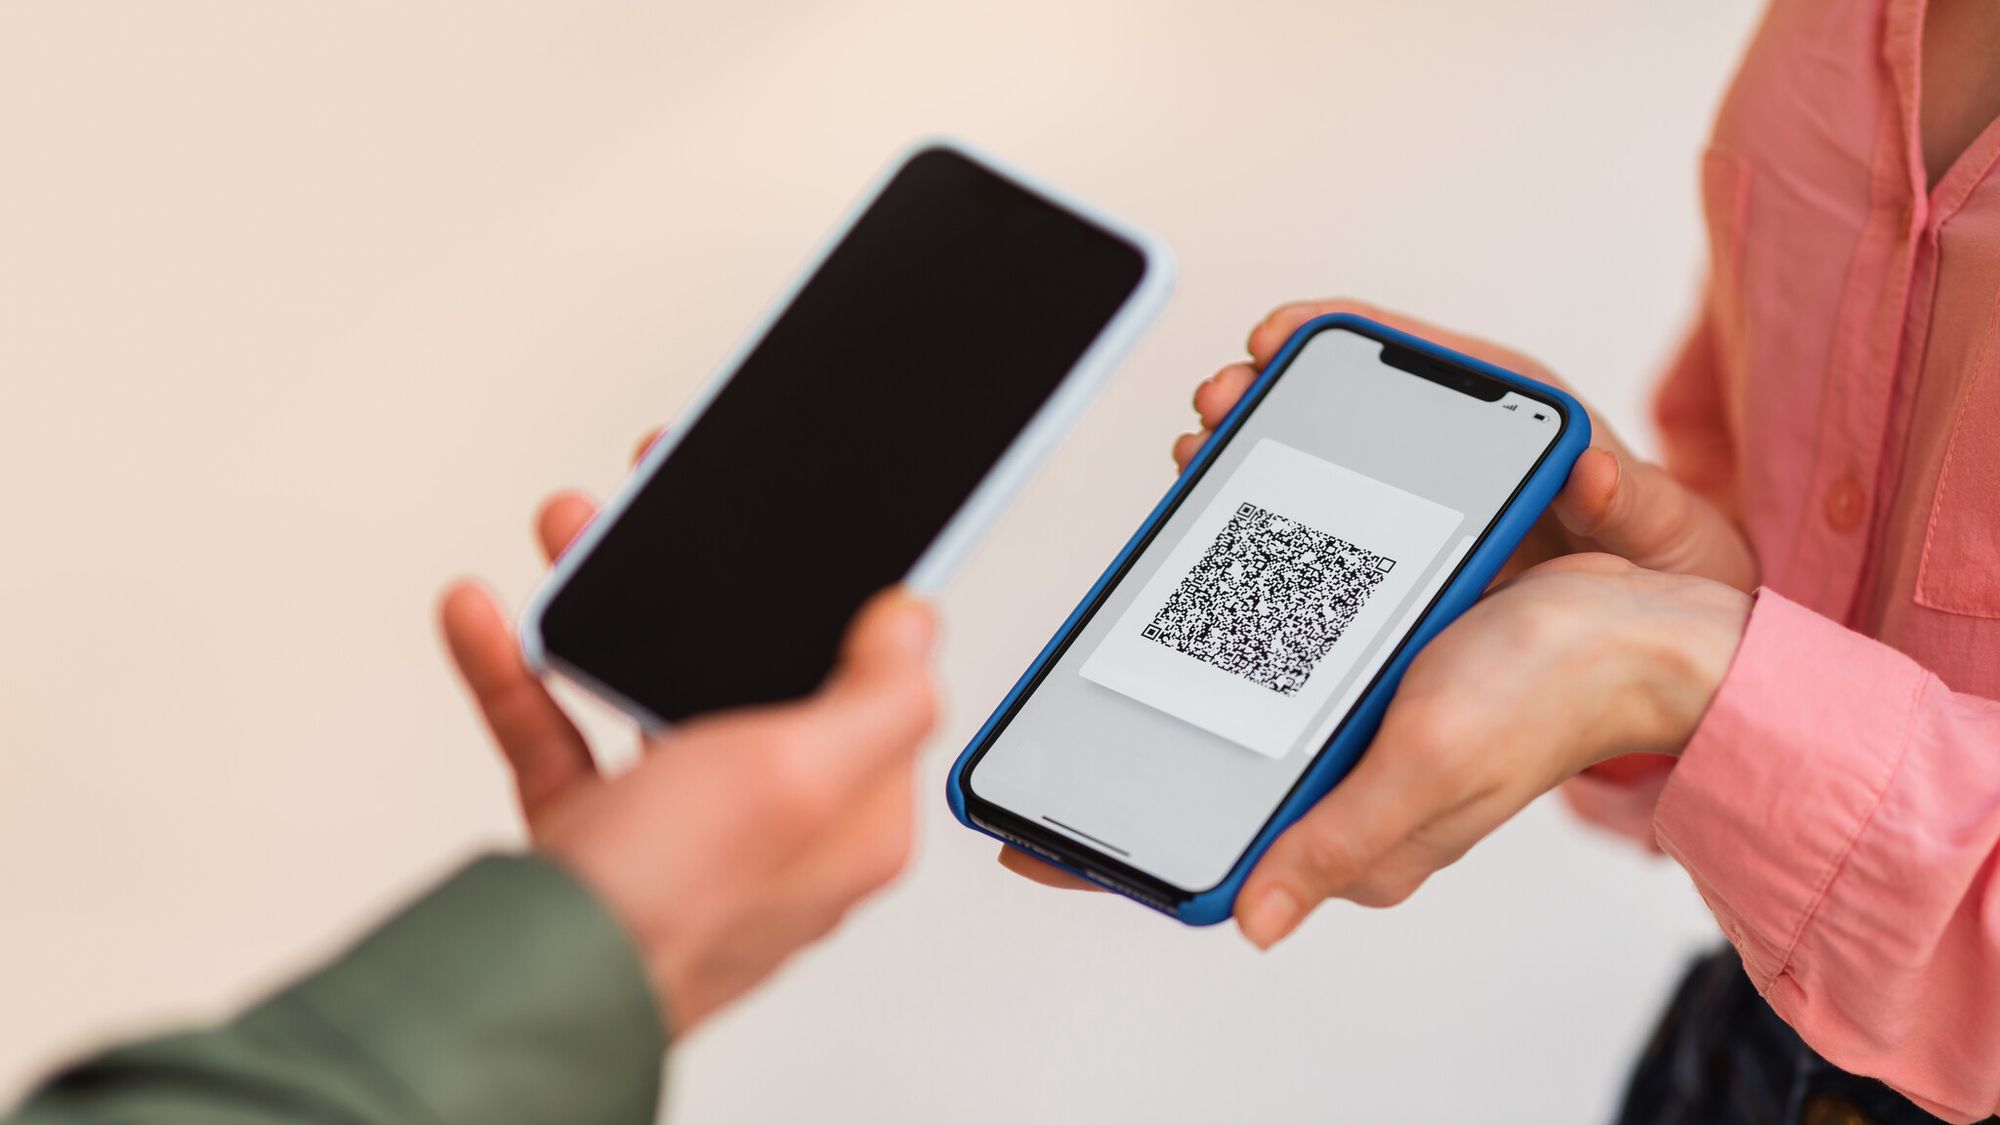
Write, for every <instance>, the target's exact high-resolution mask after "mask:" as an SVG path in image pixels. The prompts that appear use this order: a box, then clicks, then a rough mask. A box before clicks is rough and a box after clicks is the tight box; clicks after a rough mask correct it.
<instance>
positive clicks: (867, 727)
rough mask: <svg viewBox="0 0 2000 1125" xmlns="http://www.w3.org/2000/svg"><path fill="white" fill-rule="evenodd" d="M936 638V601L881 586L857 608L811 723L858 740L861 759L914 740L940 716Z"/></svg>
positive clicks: (811, 706) (812, 704)
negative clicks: (933, 663)
mask: <svg viewBox="0 0 2000 1125" xmlns="http://www.w3.org/2000/svg"><path fill="white" fill-rule="evenodd" d="M936 640H937V621H936V617H935V615H934V614H933V613H932V611H931V608H930V606H928V605H927V604H925V603H924V602H923V601H922V600H920V599H918V598H916V597H915V596H913V595H911V594H909V593H907V592H905V591H903V590H900V589H892V590H887V591H884V592H883V593H880V594H877V595H876V596H875V597H874V598H872V599H870V600H869V602H868V603H867V604H866V605H864V606H862V607H861V612H860V613H858V614H856V615H855V617H854V623H853V624H852V625H850V626H848V629H847V639H846V640H845V641H844V642H843V643H842V645H841V653H840V662H839V664H838V665H836V666H835V668H834V670H833V674H832V675H831V676H829V677H828V678H827V682H826V686H825V687H823V688H821V689H820V691H819V694H817V695H815V696H814V697H813V698H812V699H811V700H810V701H809V702H808V703H807V704H806V709H807V710H808V711H809V712H810V713H811V720H812V722H813V724H814V725H815V726H816V727H817V728H818V729H819V731H820V732H821V733H822V734H823V735H824V736H825V737H827V738H829V739H832V740H836V741H839V742H842V743H847V744H851V745H854V746H855V747H857V750H856V753H855V760H856V761H857V764H858V761H859V759H862V758H880V757H881V756H883V755H893V754H894V753H897V752H900V751H903V750H907V749H909V748H910V747H912V746H914V745H915V744H916V742H917V740H919V739H921V738H922V737H923V735H924V734H925V733H926V732H928V731H929V730H930V727H931V724H932V722H933V721H934V720H935V717H936V704H935V701H934V699H933V691H932V685H931V676H930V658H931V652H932V649H933V648H934V647H935V645H936ZM863 748H865V749H863Z"/></svg>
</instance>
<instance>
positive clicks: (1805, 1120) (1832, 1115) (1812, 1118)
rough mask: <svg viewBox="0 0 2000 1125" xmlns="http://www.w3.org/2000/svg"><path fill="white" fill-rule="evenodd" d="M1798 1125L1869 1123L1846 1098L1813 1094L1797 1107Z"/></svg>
mask: <svg viewBox="0 0 2000 1125" xmlns="http://www.w3.org/2000/svg"><path fill="white" fill-rule="evenodd" d="M1799 1125H1869V1118H1868V1115H1867V1114H1866V1113H1864V1112H1863V1111H1862V1109H1861V1107H1860V1106H1858V1105H1856V1104H1854V1102H1852V1101H1851V1100H1849V1099H1847V1098H1843V1097H1841V1096H1840V1095H1838V1094H1815V1095H1813V1096H1812V1097H1810V1098H1807V1099H1806V1104H1805V1105H1803V1106H1801V1107H1799Z"/></svg>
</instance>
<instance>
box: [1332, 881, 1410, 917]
mask: <svg viewBox="0 0 2000 1125" xmlns="http://www.w3.org/2000/svg"><path fill="white" fill-rule="evenodd" d="M1423 884H1424V880H1423V877H1422V876H1409V875H1390V876H1376V877H1370V878H1367V879H1363V880H1361V881H1360V882H1358V883H1356V884H1355V885H1354V886H1352V887H1350V888H1348V892H1347V895H1346V897H1347V898H1348V900H1349V901H1351V902H1353V903H1355V904H1356V905H1358V906H1366V907H1369V908H1370V909H1374V910H1387V909H1388V908H1390V907H1392V906H1401V905H1402V904H1403V903H1405V902H1408V901H1409V900H1410V896H1411V895H1414V894H1416V893H1417V888H1418V887H1421V886H1423Z"/></svg>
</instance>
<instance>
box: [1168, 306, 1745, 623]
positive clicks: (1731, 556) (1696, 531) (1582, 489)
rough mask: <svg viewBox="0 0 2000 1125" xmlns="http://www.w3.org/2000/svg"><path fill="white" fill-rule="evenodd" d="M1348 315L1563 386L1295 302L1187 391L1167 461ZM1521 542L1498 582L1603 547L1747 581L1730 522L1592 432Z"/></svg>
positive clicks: (1378, 317)
mask: <svg viewBox="0 0 2000 1125" xmlns="http://www.w3.org/2000/svg"><path fill="white" fill-rule="evenodd" d="M1338 312H1345V313H1354V314H1357V315H1360V316H1365V317H1367V318H1369V319H1370V320H1375V321H1380V322H1381V323H1383V324H1387V325H1389V326H1390V327H1392V328H1397V329H1400V330H1402V331H1404V332H1408V333H1410V334H1411V335H1413V336H1419V337H1422V338H1424V339H1426V340H1433V341H1436V342H1437V343H1440V344H1443V345H1445V346H1446V347H1449V348H1453V349H1456V350H1457V351H1461V352H1464V353H1465V354H1467V355H1470V356H1474V357H1476V358H1478V359H1483V360H1485V361H1487V362H1488V363H1491V364H1494V365H1496V366H1499V367H1504V368H1506V369H1508V370H1509V371H1518V372H1520V373H1521V374H1523V375H1527V376H1529V377H1531V378H1534V379H1539V380H1541V381H1542V382H1545V383H1550V384H1552V385H1555V386H1559V387H1564V389H1565V390H1567V389H1568V387H1566V386H1565V385H1564V383H1563V381H1562V380H1561V379H1559V378H1557V377H1556V375H1555V373H1553V372H1551V371H1550V370H1549V369H1548V368H1547V367H1544V366H1543V365H1542V364H1540V363H1538V362H1536V361H1535V360H1533V359H1531V358H1529V357H1528V356H1525V355H1522V354H1521V353H1519V352H1516V351H1513V350H1512V349H1509V348H1504V347H1501V346H1499V345H1497V344H1492V343H1488V342H1487V341H1485V340H1480V339H1475V338H1473V337H1470V336H1462V335H1460V334H1458V333H1456V332H1450V331H1447V330H1445V329H1442V328H1437V327H1435V326H1432V325H1428V324H1424V323H1423V322H1421V321H1417V320H1412V319H1411V318H1409V317H1406V316H1402V315H1400V314H1397V313H1392V312H1387V311H1384V310H1382V309H1377V308H1373V307H1371V306H1369V305H1364V304H1362V303H1360V302H1358V301H1349V300H1321V301H1299V302H1295V303H1293V304H1289V305H1283V306H1280V307H1279V308H1277V309H1276V310H1274V311H1273V312H1272V313H1271V314H1270V315H1269V316H1267V317H1265V318H1264V320H1263V321H1262V322H1261V323H1259V324H1258V325H1257V327H1256V328H1255V329H1254V330H1253V331H1252V332H1251V333H1250V359H1249V361H1248V362H1238V363H1232V364H1229V365H1228V366H1226V367H1224V368H1223V369H1222V370H1220V371H1217V372H1216V373H1215V374H1214V375H1211V376H1209V377H1208V378H1207V379H1206V380H1204V381H1203V382H1202V383H1201V385H1200V386H1198V387H1196V388H1195V393H1194V408H1195V412H1196V413H1197V414H1199V415H1200V416H1201V429H1200V430H1198V431H1196V432H1194V433H1190V434H1182V435H1181V436H1180V438H1179V439H1177V440H1176V441H1175V442H1174V463H1175V464H1177V465H1180V466H1181V467H1183V468H1185V467H1186V466H1187V463H1188V461H1189V460H1191V459H1192V458H1193V457H1194V455H1195V452H1196V451H1197V450H1199V449H1200V448H1201V447H1202V444H1203V443H1204V442H1206V441H1207V440H1208V438H1209V435H1210V434H1211V433H1213V432H1214V430H1215V427H1216V426H1218V425H1221V423H1222V419H1223V418H1224V417H1225V416H1226V415H1227V414H1228V413H1229V410H1230V408H1231V407H1233V406H1235V405H1236V400H1237V399H1240V398H1242V397H1243V392H1244V390H1245V389H1247V388H1248V387H1249V386H1250V383H1251V382H1252V381H1253V380H1254V379H1255V378H1256V377H1257V373H1258V372H1260V371H1262V370H1263V369H1264V367H1265V365H1266V364H1268V363H1270V362H1271V359H1272V357H1274V356H1276V355H1277V354H1278V349H1279V348H1281V347H1283V346H1284V343H1285V341H1286V340H1287V339H1290V338H1291V335H1292V333H1293V332H1295V331H1297V330H1298V327H1299V326H1300V325H1302V324H1304V323H1305V322H1306V321H1308V320H1311V319H1313V318H1314V317H1317V316H1324V315H1326V314H1328V313H1338ZM1550 513H1551V514H1550V515H1549V516H1547V517H1544V518H1543V519H1542V521H1541V522H1540V523H1538V524H1537V525H1536V527H1535V529H1534V531H1532V532H1531V533H1530V534H1529V536H1528V538H1527V539H1526V540H1524V541H1523V542H1522V544H1521V549H1520V550H1519V551H1518V552H1516V554H1515V557H1514V559H1513V561H1512V562H1511V563H1510V564H1509V565H1508V568H1507V570H1506V571H1504V572H1503V576H1504V575H1506V574H1514V573H1518V572H1519V571H1522V570H1525V569H1527V568H1528V567H1530V566H1533V565H1535V564H1536V563H1539V562H1543V561H1546V560H1547V559H1551V558H1554V557H1556V556H1558V555H1565V554H1571V553H1574V552H1578V551H1603V552H1606V553H1609V554H1613V555H1618V556H1620V557H1622V558H1626V559H1629V560H1631V561H1632V562H1635V563H1637V564H1639V565H1640V566H1643V567H1645V568H1646V569H1648V570H1663V571H1667V572H1670V573H1673V574H1691V575H1699V576H1700V577H1703V578H1710V579H1714V580H1715V581H1717V582H1722V583H1725V584H1727V585H1730V586H1734V587H1736V588H1737V589H1739V590H1749V589H1753V588H1754V587H1755V586H1756V585H1757V558H1756V555H1755V554H1754V553H1753V552H1752V551H1751V549H1750V543H1749V540H1747V539H1746V538H1744V536H1743V532H1742V530H1741V529H1740V528H1738V527H1737V526H1736V524H1735V522H1734V521H1733V520H1731V519H1730V518H1729V517H1728V515H1726V514H1725V513H1724V512H1723V511H1722V510H1721V509H1719V508H1717V507H1716V506H1715V505H1714V504H1712V503H1710V502H1709V501H1708V500H1707V499H1706V498H1704V497H1702V496H1700V495H1698V494H1696V493H1695V492H1693V491H1692V490H1690V489H1688V488H1686V487H1684V486H1683V485H1682V484H1681V483H1680V482H1679V481H1677V480H1675V479H1674V478H1673V477H1672V476H1670V475H1668V473H1667V472H1666V470H1664V469H1662V468H1660V467H1659V466H1657V465H1654V464H1652V463H1650V462H1647V461H1642V460H1640V459H1639V458H1637V457H1634V456H1633V455H1632V453H1631V451H1630V450H1628V449H1626V448H1625V445H1624V443H1623V442H1621V441H1619V440H1618V437H1617V435H1616V434H1613V433H1612V432H1611V431H1610V430H1609V429H1607V428H1605V427H1603V426H1598V427H1597V428H1596V430H1595V443H1594V444H1593V445H1592V446H1591V448H1590V449H1589V450H1588V451H1586V452H1585V453H1584V455H1583V456H1582V457H1581V458H1578V460H1577V463H1576V467H1575V468H1573V469H1571V470H1570V475H1569V482H1568V484H1567V485H1565V486H1564V488H1563V490H1562V493H1561V494H1560V495H1559V496H1557V497H1556V501H1555V503H1554V504H1553V505H1552V506H1551V507H1550Z"/></svg>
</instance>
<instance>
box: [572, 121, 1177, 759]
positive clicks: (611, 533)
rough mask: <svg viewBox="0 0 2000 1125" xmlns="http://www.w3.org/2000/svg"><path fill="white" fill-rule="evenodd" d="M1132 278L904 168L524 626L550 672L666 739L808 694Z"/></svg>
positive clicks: (918, 167) (1061, 215)
mask: <svg viewBox="0 0 2000 1125" xmlns="http://www.w3.org/2000/svg"><path fill="white" fill-rule="evenodd" d="M1145 272H1146V259H1145V256H1144V254H1143V253H1142V252H1141V251H1140V250H1139V248H1138V247H1136V246H1134V245H1133V244H1132V243H1131V242H1129V241H1127V240H1125V239H1123V238H1120V237H1118V236H1117V235H1115V234H1113V233H1111V232H1109V231H1107V230H1105V229H1103V228H1101V227H1099V226H1097V225H1095V224H1092V223H1090V222H1088V221H1086V220H1084V219H1082V218H1081V217H1079V216H1077V215H1075V214H1073V213H1071V212H1069V211H1068V210H1065V209H1063V208H1061V207H1058V206H1056V205H1055V204H1053V203H1051V202H1049V201H1048V200H1046V199H1044V198H1042V197H1041V196H1039V195H1037V194H1035V193H1033V192H1031V191H1029V190H1028V189H1026V188H1025V187H1023V186H1021V185H1019V184H1016V183H1014V182H1013V181H1011V180H1008V179H1006V178H1004V177H1002V176H1001V175H999V174H998V173H996V172H994V171H992V170H990V169H988V168H986V167H984V166H982V165H980V164H977V163H974V162H973V161H971V160H969V159H967V158H966V157H964V156H963V155H961V154H959V153H957V152H955V151H952V150H950V149H947V148H930V149H925V150H922V151H920V152H919V153H918V154H917V155H916V156H914V157H913V158H911V159H910V160H909V161H908V162H907V163H905V164H904V165H903V167H902V168H901V169H900V170H899V171H898V172H897V173H896V174H895V175H894V176H893V177H892V178H891V179H890V181H889V183H888V184H887V186H886V187H884V188H883V190H882V191H881V192H880V194H879V195H878V196H877V197H876V199H875V201H874V202H873V204H872V205H871V206H869V207H868V209H867V211H866V212H865V213H864V214H863V215H862V216H861V217H860V218H859V219H858V220H857V221H856V222H855V223H854V224H853V226H852V227H851V228H850V229H849V231H848V233H847V235H846V237H845V238H844V239H842V240H841V242H840V243H839V245H838V246H836V247H835V248H834V249H833V250H832V251H831V253H830V254H829V255H828V256H827V257H825V258H824V259H823V261H822V262H821V264H820V266H819V268H818V270H817V271H816V272H815V273H814V274H813V275H812V276H811V277H810V278H809V279H808V280H807V281H806V283H805V285H804V286H803V288H802V289H800V291H799V292H798V293H797V295H796V296H795V297H794V299H793V300H792V302H791V304H790V305H789V307H787V308H785V309H784V310H783V312H781V313H780V314H779V316H778V318H777V320H776V321H775V323H773V324H772V325H771V326H770V328H769V330H768V331H767V332H766V334H765V335H764V336H763V337H762V338H761V339H760V340H758V341H757V342H756V343H755V345H754V346H753V347H752V349H751V350H750V351H749V353H748V354H747V356H746V357H745V358H744V359H743V361H742V363H741V364H740V365H739V366H738V367H737V369H736V370H735V372H734V373H733V374H732V375H731V376H730V378H729V380H728V382H727V383H726V384H725V385H724V386H723V387H722V388H721V390H720V391H719V392H718V393H717V394H716V395H715V397H714V398H713V399H711V400H710V402H709V403H708V405H707V407H706V409H705V410H703V412H702V413H701V415H700V416H699V417H698V418H697V419H695V420H694V421H693V423H692V425H691V427H690V428H688V429H687V430H686V432H685V433H684V434H683V435H682V436H681V438H680V440H679V442H678V444H677V445H675V446H674V447H673V449H672V450H671V452H670V453H668V454H667V456H666V459H665V461H664V462H663V463H661V464H660V465H659V467H658V469H657V471H656V472H655V473H654V474H653V475H652V477H651V478H650V479H649V480H648V481H647V482H646V483H645V485H644V486H643V488H642V489H641V490H640V491H639V492H638V493H637V494H636V495H635V496H634V497H633V498H632V499H631V501H630V502H629V504H628V505H627V506H626V507H625V509H624V510H623V511H622V512H621V513H619V514H618V515H617V516H616V518H615V521H614V522H613V523H612V524H611V525H610V526H609V527H608V528H606V529H605V530H604V532H603V533H602V535H601V537H600V538H598V539H597V541H596V542H595V544H594V545H593V546H592V547H591V548H590V549H589V550H588V553H587V554H586V555H584V556H583V557H582V558H581V559H580V560H579V562H578V564H577V565H576V568H575V569H574V571H573V572H572V573H571V574H570V576H569V579H568V581H567V582H566V583H565V584H564V585H563V586H562V587H561V588H560V589H559V590H557V591H556V593H555V595H554V596H553V598H552V599H551V600H550V601H549V602H548V604H547V605H546V606H545V607H544V610H543V613H542V616H541V636H542V643H543V645H544V646H545V648H546V650H547V653H548V655H549V656H550V657H551V658H552V659H553V660H554V662H556V663H557V664H559V665H560V666H562V667H564V668H565V669H566V670H568V671H571V672H573V673H579V674H581V675H582V676H583V677H585V678H586V679H588V680H592V681H595V682H596V683H597V684H598V685H599V686H601V687H603V688H608V689H609V690H610V691H612V692H614V693H616V694H618V695H620V696H623V697H624V698H625V699H626V700H628V701H630V702H631V703H635V704H637V705H639V706H640V707H642V708H644V709H645V710H647V711H648V712H650V713H651V714H652V715H653V716H656V717H657V718H660V719H663V720H667V721H676V720H679V719H683V718H686V717H688V716H690V715H695V714H700V713H703V712H707V711H713V710H718V709H721V708H726V707H734V706H739V705H743V704H751V703H761V702H769V701H775V700H780V699H788V698H792V697H795V696H799V695H802V694H805V693H807V692H810V691H811V690H813V688H815V687H816V686H817V685H818V684H819V682H820V681H821V680H822V679H823V678H824V677H825V675H826V673H827V671H828V670H829V668H830V667H831V666H832V663H833V659H834V657H835V655H836V652H837V649H838V647H839V642H840V638H841V636H842V633H843V631H844V629H845V627H846V624H847V622H848V620H849V618H850V617H852V615H853V614H854V611H855V610H856V609H857V608H859V606H860V605H861V604H862V603H863V602H864V601H866V600H867V598H868V597H869V595H871V594H872V593H874V592H875V591H877V590H880V589H882V588H884V587H886V586H889V585H892V584H894V583H895V582H897V581H899V580H900V579H901V578H902V577H903V576H904V575H905V574H907V573H908V572H909V571H910V569H911V567H912V565H913V564H914V563H915V562H916V561H917V560H918V559H919V557H921V556H922V555H923V553H924V550H925V548H927V547H928V546H929V545H930V544H931V542H932V541H933V540H934V539H935V538H936V537H937V536H938V533H939V531H940V530H941V529H942V528H944V526H945V525H946V523H947V522H948V521H949V520H950V519H951V517H952V516H953V514H954V513H956V512H957V511H958V509H959V507H960V505H961V504H962V503H963V502H964V501H965V499H966V497H967V496H968V495H969V494H970V493H971V492H972V491H973V489H974V488H975V487H976V486H977V485H978V484H979V483H980V481H981V480H982V479H983V478H984V477H985V476H986V474H987V471H988V470H989V469H990V468H992V466H993V464H994V462H995V461H996V460H998V459H999V458H1000V456H1001V455H1002V454H1003V453H1004V452H1005V451H1006V450H1007V448H1008V447H1009V446H1010V445H1011V444H1012V443H1013V441H1014V439H1015V438H1016V437H1017V436H1018V435H1019V434H1020V432H1021V430H1022V429H1023V427H1025V426H1026V425H1027V424H1028V422H1029V421H1030V420H1031V419H1032V418H1033V417H1034V415H1035V413H1036V411H1037V410H1039V409H1040V407H1041V406H1042V404H1043V402H1044V401H1045V400H1047V398H1048V397H1049V396H1050V394H1051V393H1053V392H1054V391H1055V390H1056V388H1057V387H1058V386H1059V385H1060V384H1061V383H1062V382H1063V380H1064V378H1065V377H1066V376H1067V375H1068V374H1069V373H1070V371H1071V369H1072V368H1073V367H1074V366H1075V365H1076V363H1077V361H1078V359H1079V358H1080V357H1081V356H1082V355H1083V353H1084V352H1085V350H1086V349H1088V348H1089V347H1090V345H1091V343H1092V342H1093V341H1094V340H1095V339H1096V338H1097V336H1098V335H1099V333H1100V332H1101V331H1102V330H1103V329H1104V327H1105V326H1106V324H1107V322H1109V321H1110V320H1111V319H1112V318H1113V316H1114V315H1115V314H1116V313H1117V312H1118V310H1119V309H1120V308H1121V307H1122V306H1123V305H1124V304H1125V302H1126V300H1127V299H1128V298H1129V297H1131V296H1132V294H1133V291H1134V290H1135V289H1136V288H1137V287H1138V285H1139V283H1140V282H1141V280H1142V279H1143V277H1144V275H1145Z"/></svg>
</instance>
